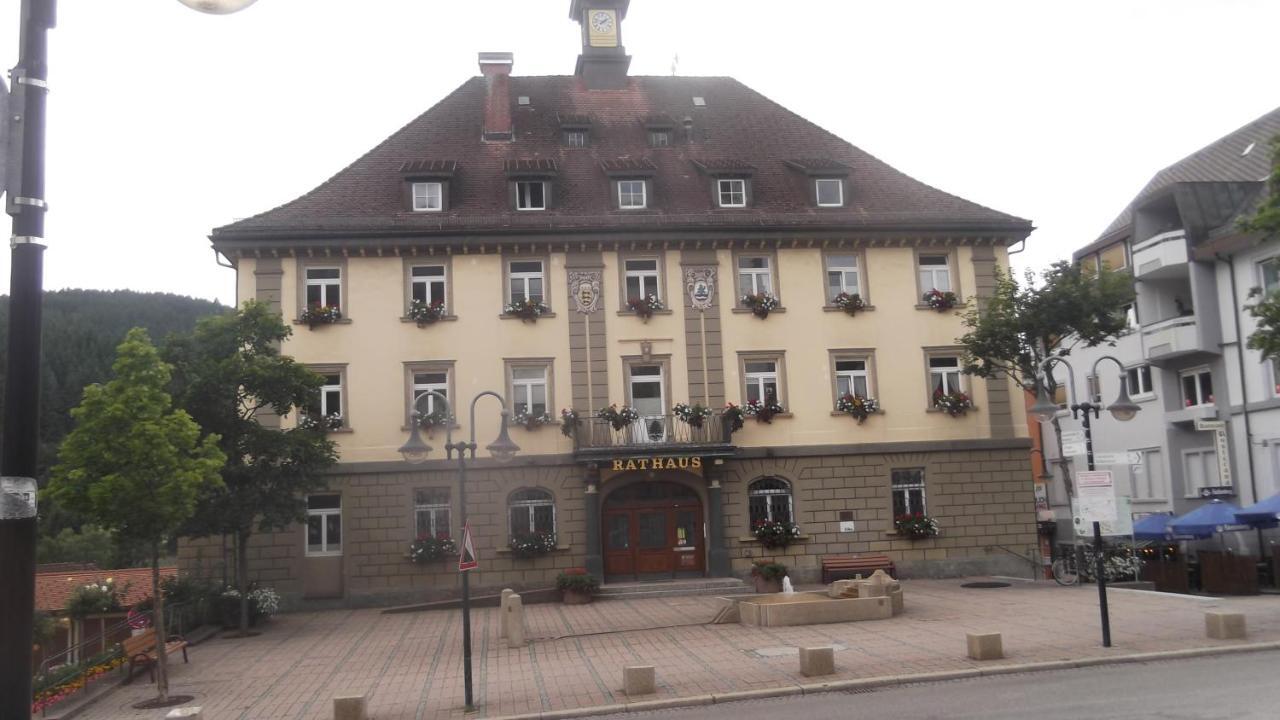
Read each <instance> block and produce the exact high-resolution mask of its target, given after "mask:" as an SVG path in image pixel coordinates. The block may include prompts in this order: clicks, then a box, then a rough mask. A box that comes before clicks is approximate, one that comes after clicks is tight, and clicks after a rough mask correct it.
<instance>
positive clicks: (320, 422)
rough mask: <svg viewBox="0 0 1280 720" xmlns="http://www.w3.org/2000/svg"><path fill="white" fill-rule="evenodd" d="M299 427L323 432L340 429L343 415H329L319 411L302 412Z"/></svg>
mask: <svg viewBox="0 0 1280 720" xmlns="http://www.w3.org/2000/svg"><path fill="white" fill-rule="evenodd" d="M298 427H299V428H301V429H303V430H314V431H316V432H322V433H323V432H329V431H331V430H339V429H341V428H342V415H340V414H338V413H330V414H328V415H321V414H320V413H318V412H316V413H302V415H301V416H300V417H299V418H298Z"/></svg>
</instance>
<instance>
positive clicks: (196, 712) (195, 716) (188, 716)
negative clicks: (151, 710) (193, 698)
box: [164, 707, 204, 720]
mask: <svg viewBox="0 0 1280 720" xmlns="http://www.w3.org/2000/svg"><path fill="white" fill-rule="evenodd" d="M203 711H204V708H198V707H180V708H174V709H172V710H170V711H169V714H168V715H165V716H164V717H165V720H200V719H201V718H203V717H204V712H203Z"/></svg>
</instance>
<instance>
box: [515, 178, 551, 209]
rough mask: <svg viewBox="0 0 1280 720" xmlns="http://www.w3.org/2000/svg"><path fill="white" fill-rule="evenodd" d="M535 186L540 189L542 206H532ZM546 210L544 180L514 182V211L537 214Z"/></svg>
mask: <svg viewBox="0 0 1280 720" xmlns="http://www.w3.org/2000/svg"><path fill="white" fill-rule="evenodd" d="M534 185H537V186H538V187H540V188H541V189H542V204H541V205H534V204H533V196H532V191H533V186H534ZM546 209H547V181H545V180H517V181H516V210H518V211H520V212H538V211H540V210H546Z"/></svg>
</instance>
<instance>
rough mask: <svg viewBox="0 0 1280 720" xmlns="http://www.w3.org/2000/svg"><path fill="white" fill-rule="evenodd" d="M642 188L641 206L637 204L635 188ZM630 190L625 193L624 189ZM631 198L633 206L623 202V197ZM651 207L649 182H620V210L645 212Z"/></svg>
mask: <svg viewBox="0 0 1280 720" xmlns="http://www.w3.org/2000/svg"><path fill="white" fill-rule="evenodd" d="M637 184H638V185H639V186H640V204H639V205H636V204H634V203H635V196H636V191H635V186H636V185H637ZM624 187H627V188H629V189H628V190H626V191H625V192H624V191H623V188H624ZM624 196H625V197H629V198H630V200H631V204H627V203H625V202H623V200H622V198H623V197H624ZM647 207H649V182H648V181H647V180H619V181H618V209H619V210H644V209H645V208H647Z"/></svg>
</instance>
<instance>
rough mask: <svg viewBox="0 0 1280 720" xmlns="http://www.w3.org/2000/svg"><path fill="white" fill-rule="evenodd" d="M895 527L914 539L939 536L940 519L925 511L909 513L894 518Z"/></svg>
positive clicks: (902, 533) (899, 531)
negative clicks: (930, 515) (926, 513)
mask: <svg viewBox="0 0 1280 720" xmlns="http://www.w3.org/2000/svg"><path fill="white" fill-rule="evenodd" d="M893 529H894V530H895V531H896V532H897V533H898V534H899V535H905V536H907V537H909V538H911V539H912V540H923V539H925V538H931V537H937V536H938V521H937V520H934V519H933V518H931V517H929V516H928V515H925V514H924V513H907V514H905V515H899V516H897V517H895V518H894V519H893Z"/></svg>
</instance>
